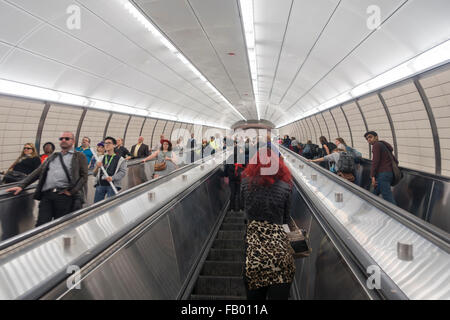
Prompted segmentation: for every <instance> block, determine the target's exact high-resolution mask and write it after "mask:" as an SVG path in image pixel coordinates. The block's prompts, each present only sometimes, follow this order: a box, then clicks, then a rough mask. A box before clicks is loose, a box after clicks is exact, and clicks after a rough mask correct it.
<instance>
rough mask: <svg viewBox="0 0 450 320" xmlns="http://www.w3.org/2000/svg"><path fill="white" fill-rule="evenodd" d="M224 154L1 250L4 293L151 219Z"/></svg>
mask: <svg viewBox="0 0 450 320" xmlns="http://www.w3.org/2000/svg"><path fill="white" fill-rule="evenodd" d="M229 154H230V153H228V154H226V155H225V157H224V158H223V159H221V155H220V154H218V155H217V156H216V159H218V160H220V161H217V162H215V161H214V160H213V159H208V160H206V161H205V162H204V169H203V170H201V169H200V167H199V166H197V167H193V168H192V169H190V170H189V179H188V180H187V181H183V180H182V178H181V177H180V176H177V177H174V178H173V179H171V180H168V181H166V182H165V183H163V184H160V185H157V186H156V187H154V188H153V189H152V192H155V195H156V196H155V199H154V200H153V201H149V197H148V194H147V192H146V191H145V190H144V191H142V190H136V195H134V194H133V197H128V198H126V199H123V200H122V201H120V203H118V202H113V203H114V204H107V205H108V206H107V207H106V208H103V207H102V206H100V207H97V209H96V212H95V213H94V214H91V215H87V216H85V217H82V218H80V219H77V220H76V221H73V222H71V223H69V224H65V225H64V226H62V227H58V226H55V229H54V230H53V229H51V230H47V232H45V233H44V234H42V235H39V236H38V237H37V239H34V240H33V241H31V242H29V243H26V244H24V245H23V246H22V247H20V250H12V251H9V250H5V251H4V252H2V255H1V256H0V299H14V298H19V297H26V296H27V293H28V292H30V291H33V289H34V288H36V287H39V286H43V285H44V286H50V285H52V284H51V279H52V277H53V276H54V275H55V274H57V273H65V272H66V269H67V267H68V266H70V265H73V264H76V261H78V260H80V259H83V257H86V256H88V255H89V254H91V252H93V251H95V250H98V248H99V247H101V246H102V244H104V243H105V242H108V241H111V239H114V238H116V237H117V236H118V235H120V234H123V233H125V232H127V230H129V229H130V228H132V227H133V226H135V225H136V224H137V223H140V222H141V221H143V220H145V219H147V218H148V217H149V216H151V215H152V213H154V212H156V211H157V210H159V209H160V208H161V207H163V206H164V205H165V204H167V203H169V202H170V201H171V199H173V198H174V197H176V196H177V195H178V194H180V193H182V192H183V191H184V190H186V189H187V188H189V187H190V186H191V185H193V184H194V183H195V182H196V181H198V180H199V179H201V178H202V177H204V176H206V175H207V174H209V173H210V172H211V171H213V170H215V169H216V167H217V166H218V165H221V163H222V162H221V161H222V160H224V159H225V158H226V157H227V156H229ZM65 237H69V238H71V239H73V241H72V245H71V246H70V249H69V250H67V249H65V248H64V245H63V243H64V242H63V241H64V240H63V239H64V238H65Z"/></svg>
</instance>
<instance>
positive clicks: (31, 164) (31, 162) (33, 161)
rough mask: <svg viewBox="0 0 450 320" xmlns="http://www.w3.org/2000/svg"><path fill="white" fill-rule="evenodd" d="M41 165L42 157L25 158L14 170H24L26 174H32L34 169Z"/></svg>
mask: <svg viewBox="0 0 450 320" xmlns="http://www.w3.org/2000/svg"><path fill="white" fill-rule="evenodd" d="M40 165H41V159H39V157H33V158H25V159H23V160H22V161H20V162H19V163H17V164H16V165H15V166H14V168H13V170H14V171H19V172H22V173H25V174H30V173H32V172H33V171H34V170H36V169H37V168H39V166H40Z"/></svg>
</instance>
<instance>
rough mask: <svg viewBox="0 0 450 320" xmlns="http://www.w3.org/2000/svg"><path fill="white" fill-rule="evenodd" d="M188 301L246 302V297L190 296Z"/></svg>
mask: <svg viewBox="0 0 450 320" xmlns="http://www.w3.org/2000/svg"><path fill="white" fill-rule="evenodd" d="M190 300H247V297H246V296H215V295H202V294H192V295H191V298H190Z"/></svg>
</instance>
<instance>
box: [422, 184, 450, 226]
mask: <svg viewBox="0 0 450 320" xmlns="http://www.w3.org/2000/svg"><path fill="white" fill-rule="evenodd" d="M449 213H450V184H449V183H444V182H440V181H435V183H434V188H433V194H432V196H431V201H430V206H429V209H428V212H427V221H429V222H430V223H431V224H432V225H435V226H437V227H439V228H441V229H442V230H446V231H447V232H449V233H450V214H449Z"/></svg>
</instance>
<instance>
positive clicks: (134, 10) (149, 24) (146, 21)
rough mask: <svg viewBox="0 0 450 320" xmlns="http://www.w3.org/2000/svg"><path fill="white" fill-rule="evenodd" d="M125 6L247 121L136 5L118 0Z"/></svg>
mask: <svg viewBox="0 0 450 320" xmlns="http://www.w3.org/2000/svg"><path fill="white" fill-rule="evenodd" d="M120 1H121V2H122V4H123V6H124V7H125V9H126V10H127V11H128V12H129V13H130V14H131V15H132V16H133V17H135V18H136V19H137V20H138V21H139V22H140V23H141V24H142V25H144V27H145V28H146V29H147V30H148V31H150V32H151V33H152V35H153V36H154V37H155V38H157V39H158V40H159V41H160V42H161V43H162V44H163V45H164V46H165V47H166V48H167V49H169V50H170V52H172V54H174V55H175V56H176V57H177V58H178V59H179V60H180V61H181V62H183V63H184V64H185V65H186V66H187V67H188V68H189V69H190V70H191V71H192V72H193V73H194V74H195V75H196V76H197V77H198V78H200V80H201V81H203V82H205V83H206V84H207V85H208V87H209V88H210V89H212V90H213V91H214V93H215V94H216V95H217V96H218V97H220V98H221V99H222V100H223V102H225V103H226V104H227V105H228V107H230V108H231V109H232V110H233V111H234V112H235V113H236V114H237V115H239V117H241V118H242V119H243V120H245V121H247V119H246V118H245V117H244V116H243V115H242V114H241V113H240V112H239V111H238V110H237V109H236V108H235V107H234V106H233V105H232V104H231V103H230V102H229V101H228V100H227V99H226V98H225V97H224V96H223V95H222V94H221V93H220V92H219V90H217V89H216V87H214V85H212V84H211V83H210V82H209V81H208V80H207V79H206V78H205V76H203V74H202V73H201V72H200V71H199V70H198V69H197V68H196V67H195V66H194V65H193V64H192V63H190V62H189V60H188V59H187V58H186V57H185V56H184V55H183V54H182V53H181V52H180V51H179V50H178V49H177V48H176V47H175V46H174V45H173V44H172V42H170V40H169V39H167V38H166V36H165V35H164V34H162V33H161V31H159V30H158V28H157V27H156V26H155V25H154V24H153V23H152V22H151V21H150V20H149V19H147V17H146V16H145V15H144V14H142V12H141V11H140V10H139V9H138V8H136V6H135V5H134V4H133V3H132V2H130V1H129V0H120Z"/></svg>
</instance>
